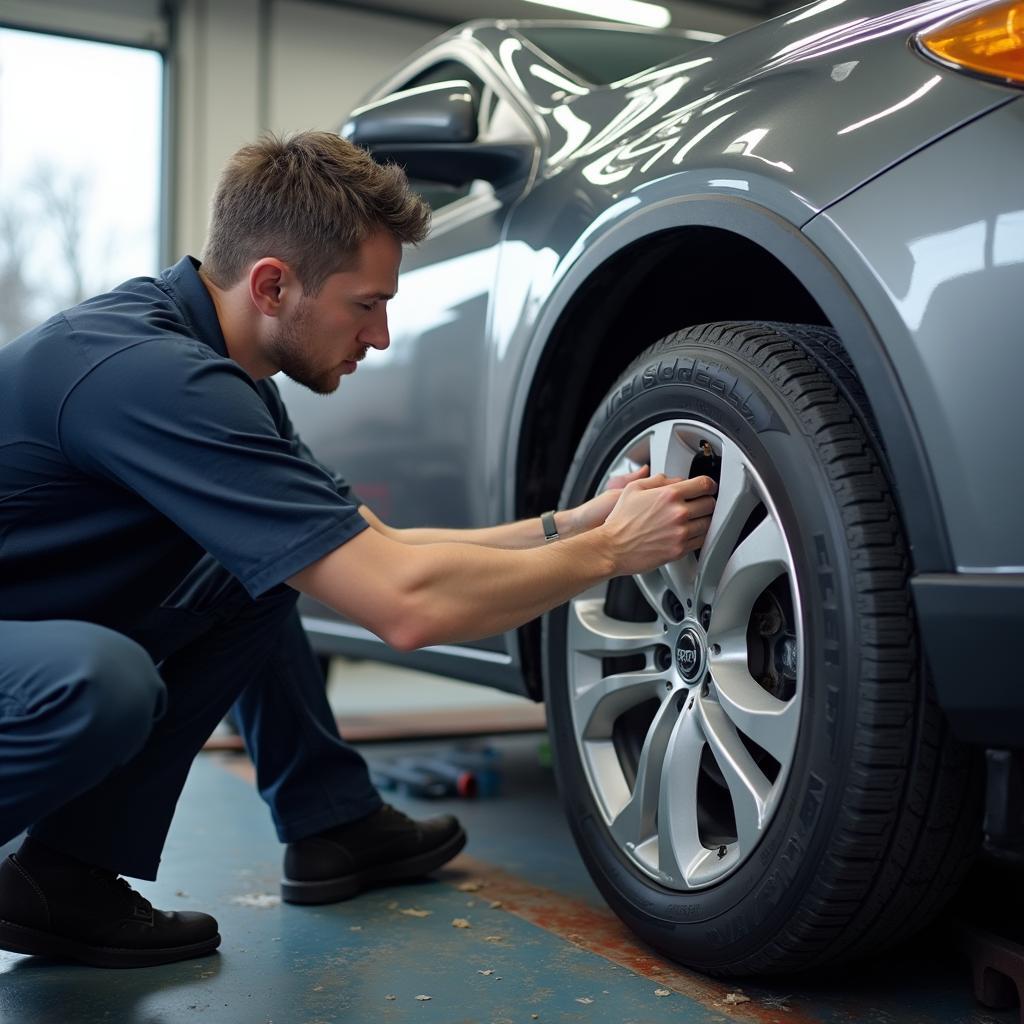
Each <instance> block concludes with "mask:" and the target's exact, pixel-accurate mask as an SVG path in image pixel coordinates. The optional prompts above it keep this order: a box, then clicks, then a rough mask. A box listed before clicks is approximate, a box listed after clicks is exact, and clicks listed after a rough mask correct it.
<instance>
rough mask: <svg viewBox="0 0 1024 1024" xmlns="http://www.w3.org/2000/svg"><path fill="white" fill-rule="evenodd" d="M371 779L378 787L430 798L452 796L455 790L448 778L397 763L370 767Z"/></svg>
mask: <svg viewBox="0 0 1024 1024" xmlns="http://www.w3.org/2000/svg"><path fill="white" fill-rule="evenodd" d="M370 781H371V782H372V783H373V784H374V786H376V787H377V789H388V790H397V791H398V792H400V793H405V794H407V795H408V796H417V797H422V798H425V799H428V800H436V799H437V798H438V797H443V796H451V795H452V794H453V793H454V791H455V788H454V785H453V784H452V783H451V782H450V781H449V780H448V779H442V778H439V777H438V776H437V775H432V774H430V773H428V772H425V771H420V770H419V769H417V768H412V767H410V766H409V765H403V764H397V763H392V764H378V765H374V766H373V767H371V769H370Z"/></svg>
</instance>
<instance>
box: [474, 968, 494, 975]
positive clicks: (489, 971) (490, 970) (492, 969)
mask: <svg viewBox="0 0 1024 1024" xmlns="http://www.w3.org/2000/svg"><path fill="white" fill-rule="evenodd" d="M476 973H477V974H493V973H494V968H493V967H488V968H487V970H486V971H477V972H476Z"/></svg>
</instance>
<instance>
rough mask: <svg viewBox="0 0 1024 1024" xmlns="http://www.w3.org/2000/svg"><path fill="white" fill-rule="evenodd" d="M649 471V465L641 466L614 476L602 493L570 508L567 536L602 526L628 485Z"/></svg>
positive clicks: (642, 477)
mask: <svg viewBox="0 0 1024 1024" xmlns="http://www.w3.org/2000/svg"><path fill="white" fill-rule="evenodd" d="M648 472H649V470H648V468H647V466H641V467H640V468H639V469H635V470H633V472H632V473H621V474H619V475H618V476H613V477H612V478H611V479H610V480H609V481H608V485H607V487H605V489H604V490H603V491H602V492H601V493H600V494H598V495H596V496H595V497H593V498H591V499H590V501H585V502H583V504H582V505H577V506H576V508H573V509H568V510H567V513H568V519H569V530H568V531H567V536H570V537H575V536H576V534H579V533H586V531H587V530H592V529H594V527H595V526H600V525H601V524H602V523H603V522H604V521H605V520H606V519H607V518H608V515H609V513H610V512H611V510H612V509H613V508H615V504H616V502H617V501H618V500H619V497H620V496H621V495H622V491H623V489H624V488H625V487H626V485H627V484H631V483H632V482H633V481H634V480H643V479H645V478H646V477H647V474H648Z"/></svg>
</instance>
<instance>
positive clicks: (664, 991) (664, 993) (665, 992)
mask: <svg viewBox="0 0 1024 1024" xmlns="http://www.w3.org/2000/svg"><path fill="white" fill-rule="evenodd" d="M654 994H655V995H656V996H662V997H665V996H670V995H672V993H671V992H670V991H669V990H668V989H667V988H656V989H655V990H654Z"/></svg>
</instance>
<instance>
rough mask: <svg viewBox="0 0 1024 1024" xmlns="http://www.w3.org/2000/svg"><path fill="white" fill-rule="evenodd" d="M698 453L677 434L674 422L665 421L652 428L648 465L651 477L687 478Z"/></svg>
mask: <svg viewBox="0 0 1024 1024" xmlns="http://www.w3.org/2000/svg"><path fill="white" fill-rule="evenodd" d="M695 454H696V452H695V451H694V450H693V449H692V448H691V447H690V446H689V445H688V444H686V442H685V441H683V439H682V438H681V437H680V436H679V434H678V433H677V432H676V425H675V423H674V422H672V420H663V421H662V422H661V423H656V424H655V425H654V426H653V427H652V428H651V434H650V455H649V458H648V464H649V465H650V467H651V476H656V475H657V474H658V473H664V474H665V475H666V476H686V475H687V474H688V473H689V471H690V463H691V462H692V461H693V457H694V455H695Z"/></svg>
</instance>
